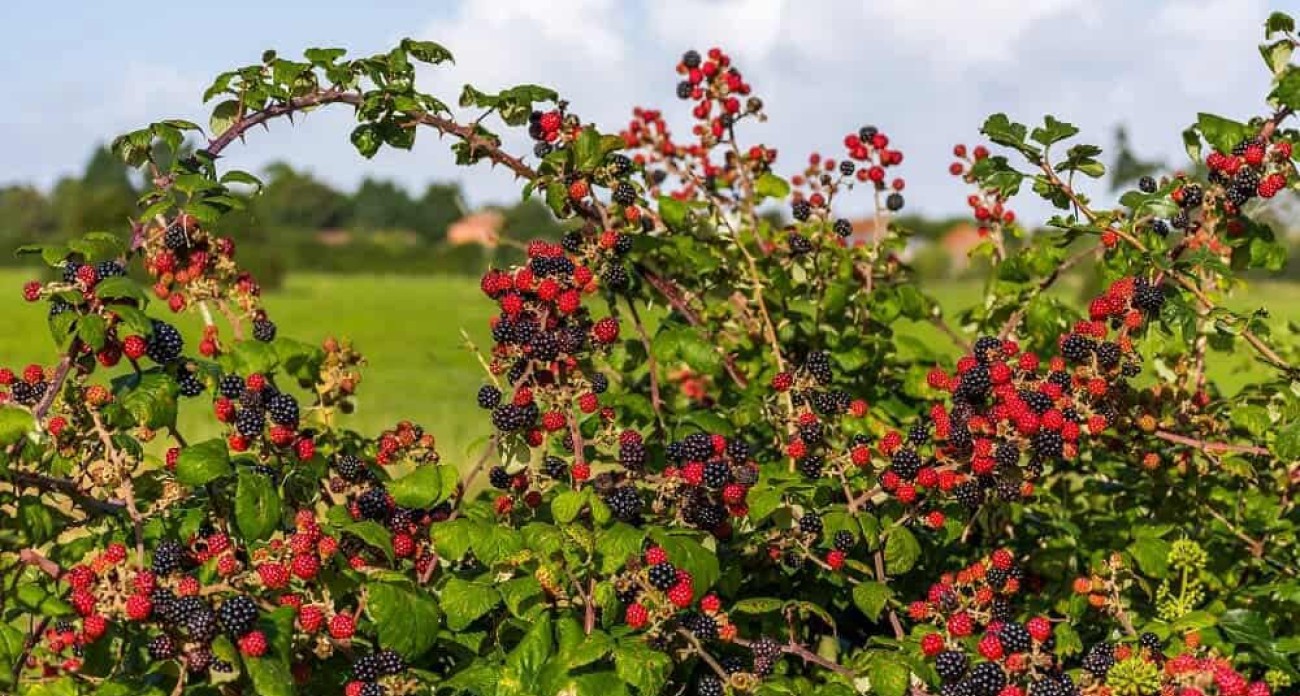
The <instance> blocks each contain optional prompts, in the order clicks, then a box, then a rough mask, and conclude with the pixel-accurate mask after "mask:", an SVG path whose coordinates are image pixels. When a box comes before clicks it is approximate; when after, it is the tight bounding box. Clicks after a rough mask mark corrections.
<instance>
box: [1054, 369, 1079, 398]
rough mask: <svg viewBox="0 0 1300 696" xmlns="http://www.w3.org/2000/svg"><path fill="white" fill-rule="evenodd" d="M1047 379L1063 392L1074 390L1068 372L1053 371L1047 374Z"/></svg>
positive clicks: (1072, 381) (1067, 392)
mask: <svg viewBox="0 0 1300 696" xmlns="http://www.w3.org/2000/svg"><path fill="white" fill-rule="evenodd" d="M1047 381H1048V382H1051V383H1052V384H1055V385H1056V386H1058V387H1060V388H1061V393H1063V394H1069V393H1070V392H1072V391H1074V380H1073V378H1071V377H1070V373H1068V372H1053V373H1052V374H1050V375H1048V376H1047Z"/></svg>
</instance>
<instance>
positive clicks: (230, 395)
mask: <svg viewBox="0 0 1300 696" xmlns="http://www.w3.org/2000/svg"><path fill="white" fill-rule="evenodd" d="M217 391H219V392H221V395H222V396H224V397H226V398H227V399H238V398H239V397H240V395H241V394H243V393H244V380H242V379H240V378H239V375H222V376H221V381H220V382H219V383H218V384H217Z"/></svg>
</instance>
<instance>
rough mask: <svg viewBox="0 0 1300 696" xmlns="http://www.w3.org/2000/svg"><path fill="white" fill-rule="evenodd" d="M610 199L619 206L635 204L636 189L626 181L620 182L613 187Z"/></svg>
mask: <svg viewBox="0 0 1300 696" xmlns="http://www.w3.org/2000/svg"><path fill="white" fill-rule="evenodd" d="M610 198H611V199H612V200H613V201H614V202H615V203H617V204H619V205H632V204H633V203H636V188H635V187H633V186H632V184H629V183H628V182H626V181H620V182H618V184H617V185H616V186H614V192H613V193H612V194H610Z"/></svg>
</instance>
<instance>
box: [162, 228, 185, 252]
mask: <svg viewBox="0 0 1300 696" xmlns="http://www.w3.org/2000/svg"><path fill="white" fill-rule="evenodd" d="M163 244H164V245H166V247H167V248H168V249H171V250H172V251H180V250H182V249H187V248H189V246H190V236H189V235H188V234H186V233H185V228H184V227H181V226H180V225H169V226H168V227H167V230H166V231H164V232H163Z"/></svg>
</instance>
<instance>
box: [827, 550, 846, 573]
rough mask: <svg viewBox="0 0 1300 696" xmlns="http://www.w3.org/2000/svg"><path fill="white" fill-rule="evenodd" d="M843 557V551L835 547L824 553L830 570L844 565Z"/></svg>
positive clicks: (844, 555)
mask: <svg viewBox="0 0 1300 696" xmlns="http://www.w3.org/2000/svg"><path fill="white" fill-rule="evenodd" d="M845 557H846V554H845V553H844V552H843V551H841V550H839V549H835V550H834V551H831V552H830V553H828V554H826V565H828V566H830V567H831V570H839V569H840V568H843V567H844V559H845Z"/></svg>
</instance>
